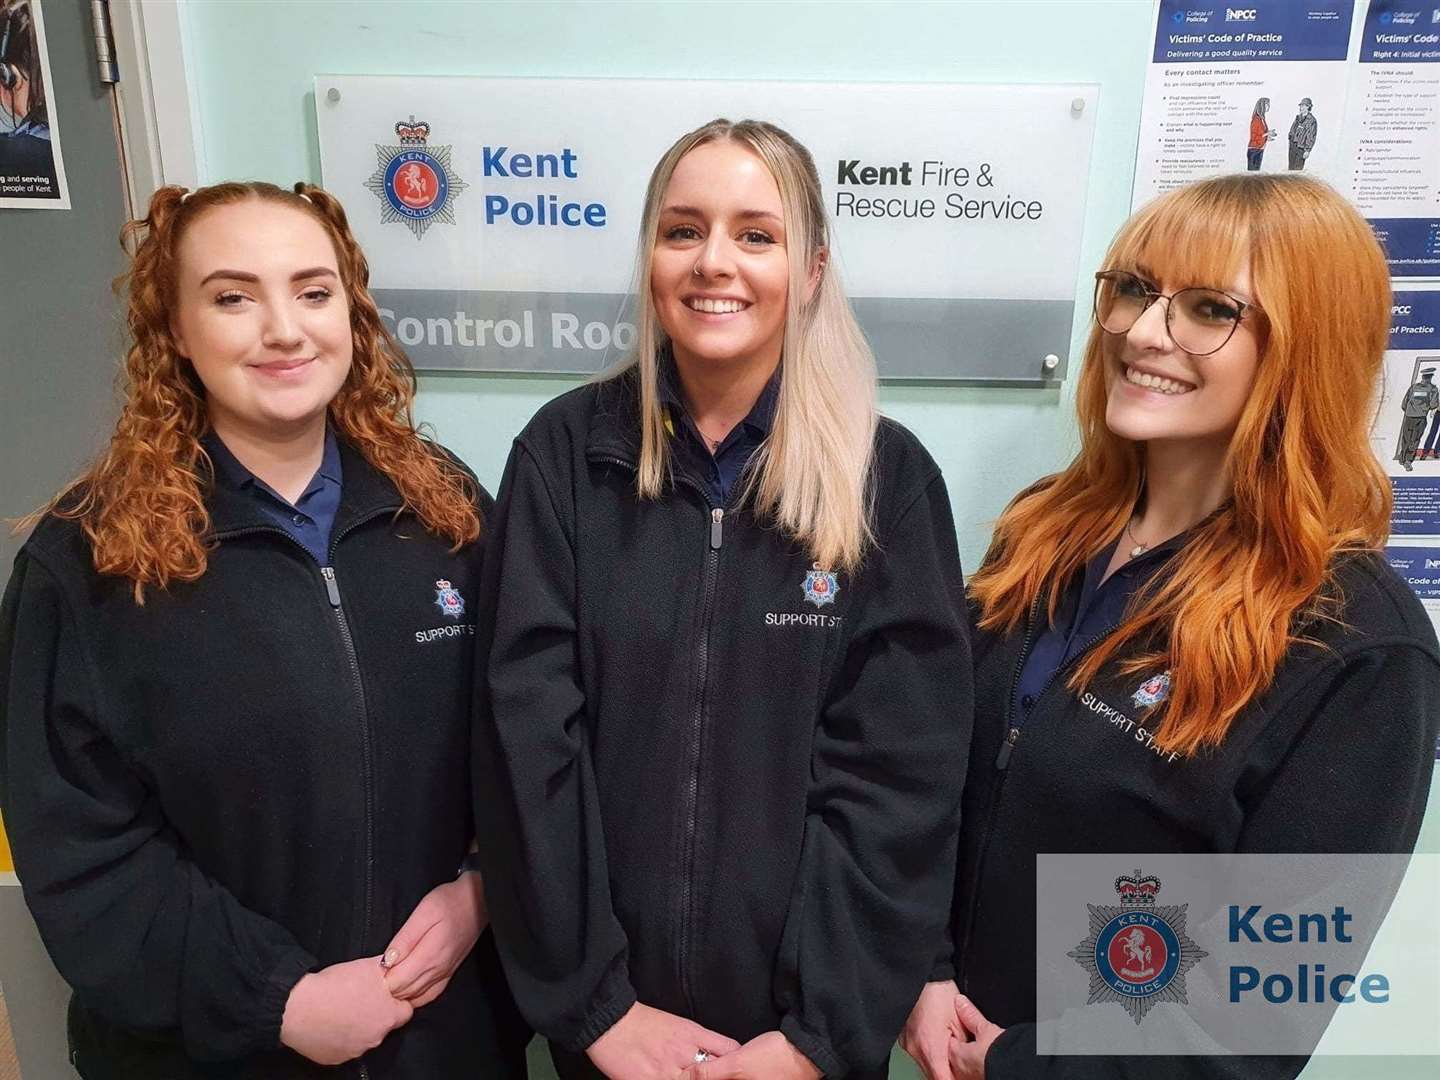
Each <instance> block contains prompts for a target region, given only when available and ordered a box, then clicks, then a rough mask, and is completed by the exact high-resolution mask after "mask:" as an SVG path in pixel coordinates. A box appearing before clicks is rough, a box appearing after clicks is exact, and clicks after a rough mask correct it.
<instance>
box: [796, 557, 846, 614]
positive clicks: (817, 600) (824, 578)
mask: <svg viewBox="0 0 1440 1080" xmlns="http://www.w3.org/2000/svg"><path fill="white" fill-rule="evenodd" d="M812 565H813V569H812V570H811V571H810V572H809V573H808V574H806V575H805V581H804V582H803V583H802V584H801V586H800V587H801V588H802V589H803V590H804V591H805V599H806V600H808V601H810V603H812V604H814V605H815V606H816V607H824V606H825V605H826V604H833V603H834V602H835V597H836V595H838V594H839V592H840V581H839V579H838V578H837V577H836V576H835V575H834V574H833V573H831V572H830V571H829V570H822V569H821V568H820V564H819V563H814V564H812Z"/></svg>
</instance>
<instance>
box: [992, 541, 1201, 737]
mask: <svg viewBox="0 0 1440 1080" xmlns="http://www.w3.org/2000/svg"><path fill="white" fill-rule="evenodd" d="M1185 536H1186V534H1185V533H1182V534H1181V535H1180V536H1176V537H1173V538H1172V539H1170V540H1167V541H1165V543H1163V544H1159V545H1157V546H1156V547H1154V548H1151V549H1150V550H1149V551H1147V552H1145V553H1144V554H1143V555H1138V556H1136V557H1135V558H1133V559H1131V560H1130V561H1129V562H1127V563H1124V564H1123V565H1121V566H1119V567H1118V568H1116V570H1115V573H1113V574H1111V575H1110V577H1109V578H1107V579H1106V580H1105V582H1104V583H1103V584H1102V583H1101V581H1100V579H1101V578H1102V577H1103V576H1104V574H1105V568H1106V567H1107V566H1109V565H1110V559H1111V557H1112V556H1114V554H1115V548H1116V547H1117V546H1118V545H1119V544H1120V543H1121V542H1122V541H1123V542H1126V543H1130V542H1131V541H1130V540H1129V538H1128V537H1126V536H1125V535H1124V534H1123V533H1122V534H1121V537H1120V539H1118V540H1116V541H1115V543H1113V544H1109V545H1107V546H1106V547H1105V549H1104V550H1103V551H1101V552H1100V553H1099V554H1098V555H1096V556H1095V557H1094V558H1093V559H1091V560H1090V561H1089V562H1088V563H1086V564H1085V573H1084V574H1083V575H1082V576H1081V577H1080V582H1079V590H1078V594H1077V590H1076V587H1075V583H1074V582H1072V583H1071V586H1070V588H1069V589H1068V590H1067V591H1066V593H1065V596H1064V597H1063V599H1062V600H1061V602H1060V606H1059V608H1058V610H1056V612H1055V622H1054V624H1053V625H1048V626H1046V627H1045V628H1044V630H1041V631H1037V634H1036V638H1035V641H1034V643H1033V644H1032V645H1031V646H1030V652H1029V654H1028V655H1027V656H1026V657H1025V666H1024V667H1023V668H1021V669H1020V678H1019V679H1018V680H1017V681H1016V683H1015V697H1014V699H1013V700H1012V701H1011V703H1010V705H1011V711H1010V720H1011V726H1012V727H1017V728H1018V727H1024V726H1025V721H1026V720H1028V719H1029V717H1030V710H1031V709H1033V708H1034V707H1035V702H1036V701H1037V700H1038V699H1039V697H1040V694H1041V693H1042V692H1043V691H1044V690H1045V688H1046V686H1047V685H1048V684H1049V683H1050V680H1051V679H1052V678H1053V677H1054V676H1055V673H1056V672H1057V671H1059V670H1060V668H1062V667H1064V666H1065V665H1066V664H1068V663H1069V662H1070V661H1071V660H1073V659H1074V658H1075V656H1076V655H1077V654H1078V653H1080V652H1081V651H1083V650H1084V649H1085V648H1086V646H1088V645H1090V644H1091V643H1092V641H1095V640H1098V639H1100V638H1103V637H1104V636H1105V635H1106V634H1108V633H1109V632H1110V631H1111V630H1113V629H1114V628H1115V627H1116V626H1118V625H1119V624H1120V622H1121V620H1122V619H1124V617H1125V608H1126V606H1127V605H1128V604H1129V603H1130V598H1131V597H1132V596H1134V595H1135V593H1136V592H1137V591H1138V590H1139V589H1140V588H1142V587H1143V586H1144V585H1145V584H1146V583H1147V582H1149V581H1150V579H1151V578H1152V577H1154V576H1155V573H1156V571H1158V570H1159V569H1160V568H1161V566H1163V565H1164V564H1165V561H1166V559H1167V558H1168V557H1169V556H1170V555H1172V554H1174V553H1175V551H1176V550H1177V549H1178V548H1179V547H1181V546H1182V544H1183V543H1184V539H1183V538H1184V537H1185ZM1044 610H1045V609H1044V604H1043V603H1042V604H1041V609H1040V611H1041V618H1043V617H1044Z"/></svg>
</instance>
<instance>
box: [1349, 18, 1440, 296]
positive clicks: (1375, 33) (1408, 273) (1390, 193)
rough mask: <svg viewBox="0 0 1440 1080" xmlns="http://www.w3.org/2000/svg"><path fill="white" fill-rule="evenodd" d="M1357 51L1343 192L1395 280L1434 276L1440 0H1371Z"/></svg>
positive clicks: (1439, 204) (1439, 165) (1439, 266)
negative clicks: (1381, 250)
mask: <svg viewBox="0 0 1440 1080" xmlns="http://www.w3.org/2000/svg"><path fill="white" fill-rule="evenodd" d="M1359 46H1360V47H1359V56H1358V62H1357V64H1356V67H1355V72H1356V74H1355V78H1354V80H1353V82H1352V84H1351V91H1350V106H1349V109H1348V115H1347V122H1346V133H1345V135H1346V139H1345V155H1344V157H1345V162H1346V169H1347V170H1348V172H1347V175H1346V176H1345V178H1344V179H1345V181H1346V184H1345V187H1344V188H1343V189H1342V190H1347V191H1348V193H1349V195H1350V198H1351V200H1352V201H1353V202H1354V203H1355V205H1356V206H1357V207H1358V208H1359V209H1360V211H1361V213H1363V214H1364V215H1365V216H1366V218H1368V219H1369V221H1370V225H1371V227H1372V228H1373V229H1374V230H1375V233H1376V235H1377V236H1378V237H1379V238H1380V241H1381V243H1382V244H1384V246H1385V251H1386V255H1387V257H1388V258H1389V260H1390V273H1391V274H1392V275H1393V276H1395V277H1397V278H1411V277H1440V0H1431V2H1429V3H1423V4H1420V3H1397V2H1395V0H1373V2H1372V3H1370V4H1369V6H1368V7H1367V8H1366V11H1365V18H1364V23H1363V25H1362V27H1361V29H1360V43H1359Z"/></svg>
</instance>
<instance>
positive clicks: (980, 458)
mask: <svg viewBox="0 0 1440 1080" xmlns="http://www.w3.org/2000/svg"><path fill="white" fill-rule="evenodd" d="M1149 34H1150V4H1149V2H1148V0H1118V2H1117V0H1110V2H1094V3H1091V2H1068V3H1066V2H1045V3H1038V2H1037V3H1022V2H1016V0H1009V2H1004V0H1001V2H988V0H987V2H974V3H929V4H886V3H848V4H847V3H781V2H776V3H730V4H725V5H715V4H699V3H657V4H651V3H541V2H537V3H515V4H511V3H474V4H461V3H433V2H409V3H394V2H387V3H365V2H361V3H353V2H349V3H346V2H342V3H329V2H323V0H311V2H307V3H293V4H279V3H233V2H219V0H206V2H198V3H197V2H191V3H190V4H189V5H188V44H189V47H190V54H191V57H192V59H193V61H194V63H193V70H194V72H195V79H196V82H197V87H196V89H197V91H198V97H199V112H200V119H201V125H200V126H201V137H202V140H203V155H204V166H203V169H204V177H205V179H207V180H211V181H214V180H220V179H228V178H236V177H259V178H263V179H269V180H274V181H276V182H293V181H295V180H298V179H310V180H313V181H316V182H318V181H319V180H320V162H319V150H318V147H317V142H316V136H315V119H314V101H313V95H312V92H311V81H310V80H311V78H312V77H313V76H314V75H316V74H317V73H320V72H326V73H337V74H404V73H412V74H414V73H426V74H447V75H531V76H536V75H539V76H546V75H548V76H577V77H579V76H587V77H597V76H606V77H621V78H629V77H654V78H662V77H663V78H674V77H696V78H725V79H730V78H733V79H750V78H757V79H758V78H763V79H824V80H857V81H866V80H876V81H904V80H908V81H952V82H953V81H975V82H1016V81H1027V80H1028V81H1054V82H1066V81H1069V82H1094V83H1098V84H1099V85H1100V107H1099V113H1098V116H1097V119H1096V129H1095V151H1094V168H1093V178H1092V180H1091V184H1090V198H1089V209H1088V212H1087V215H1086V222H1085V240H1084V250H1083V254H1082V257H1081V266H1080V268H1079V270H1078V273H1077V281H1076V295H1077V297H1078V298H1079V299H1080V301H1081V305H1082V308H1086V307H1088V296H1089V288H1088V285H1087V284H1086V281H1087V280H1088V279H1089V276H1090V274H1091V273H1093V271H1094V269H1095V267H1096V265H1097V264H1098V262H1099V260H1100V258H1101V255H1102V254H1103V252H1104V247H1105V243H1106V241H1107V240H1108V239H1109V237H1110V235H1111V233H1112V232H1113V231H1114V230H1115V228H1116V226H1118V225H1119V223H1120V222H1121V221H1122V220H1124V218H1125V215H1126V212H1127V210H1128V208H1129V203H1130V178H1131V174H1132V172H1133V165H1134V156H1135V139H1136V131H1137V130H1138V127H1139V119H1140V95H1141V90H1142V86H1143V80H1144V73H1145V57H1146V52H1147V47H1146V42H1147V39H1148V37H1149ZM956 121H957V123H960V122H963V118H962V117H957V118H956ZM677 134H678V132H677ZM1055 168H1056V169H1057V170H1069V171H1072V172H1074V174H1075V176H1076V183H1083V182H1084V179H1085V163H1084V162H1071V161H1056V162H1055ZM356 212H358V213H363V212H366V211H365V208H356ZM957 257H960V258H963V257H964V252H963V251H960V252H957ZM1083 329H1084V326H1083V322H1082V323H1081V324H1080V325H1079V326H1077V334H1079V333H1082V332H1083ZM570 385H571V383H570V382H567V381H564V380H555V379H533V378H518V379H517V378H500V377H492V376H473V375H465V376H429V377H426V378H425V380H424V382H423V386H422V394H421V402H420V412H421V414H422V416H423V417H424V418H425V419H427V420H429V421H430V422H431V423H432V424H433V425H434V426H435V429H436V431H437V433H438V435H439V437H440V439H441V440H442V441H443V442H445V443H446V444H448V445H449V446H450V447H451V448H452V449H454V450H456V451H457V452H458V453H460V454H461V456H463V457H464V458H465V459H466V460H467V461H469V462H470V464H471V465H472V466H473V467H474V468H475V470H476V472H477V473H478V474H479V475H480V477H481V479H482V480H483V481H485V482H486V483H487V484H493V483H495V482H498V480H499V478H500V472H501V469H502V468H503V465H504V461H505V455H506V453H507V451H508V448H509V442H510V439H511V438H512V437H513V435H514V434H515V432H517V431H518V430H519V428H520V427H521V426H522V425H523V424H524V422H525V421H526V420H527V419H528V418H529V416H530V414H531V413H533V412H534V411H535V409H536V408H537V407H538V406H539V405H540V404H541V403H543V402H544V401H546V400H548V399H549V398H550V397H552V396H554V395H555V394H556V393H558V392H560V391H561V390H562V389H565V388H566V387H568V386H570ZM1071 385H1073V380H1070V381H1067V383H1066V384H1065V389H1061V390H1058V391H1057V390H1049V391H1035V390H1002V389H974V388H949V387H928V388H914V387H887V388H886V389H885V390H884V391H883V393H882V398H881V400H882V404H883V407H884V409H885V411H886V412H888V413H889V414H890V415H892V416H894V417H895V418H896V419H898V420H900V421H901V422H902V423H904V424H906V425H908V426H909V427H911V428H912V429H914V430H915V432H916V433H917V434H918V435H919V436H920V438H921V439H923V440H924V442H925V444H926V446H928V447H929V448H930V451H931V452H932V453H933V454H934V455H935V457H936V459H937V460H938V461H939V462H940V464H941V466H942V468H944V470H945V476H946V480H947V481H948V483H949V486H950V495H951V499H952V501H953V502H954V505H955V518H956V523H957V527H958V529H959V533H960V542H961V554H962V556H963V558H964V560H965V563H966V565H967V566H972V565H974V564H975V562H976V561H977V560H978V559H979V557H980V555H981V553H982V552H983V550H984V545H985V542H986V539H987V538H988V536H989V527H988V523H989V522H990V521H991V520H993V518H994V517H995V515H996V514H997V512H998V511H999V510H1000V509H1001V508H1002V507H1003V506H1004V504H1005V502H1006V500H1007V499H1008V498H1009V497H1010V496H1011V495H1013V494H1014V493H1015V492H1016V491H1017V490H1019V489H1020V488H1021V487H1023V486H1024V485H1025V484H1027V483H1028V482H1030V481H1031V480H1033V479H1035V478H1036V477H1037V476H1040V475H1041V474H1043V473H1045V472H1049V471H1053V469H1054V467H1055V465H1056V463H1058V462H1060V461H1061V460H1063V459H1064V458H1065V457H1066V456H1068V455H1069V454H1070V453H1071V452H1072V451H1073V445H1072V439H1073V423H1072V421H1071V419H1070V415H1069V414H1070V391H1069V387H1070V386H1071Z"/></svg>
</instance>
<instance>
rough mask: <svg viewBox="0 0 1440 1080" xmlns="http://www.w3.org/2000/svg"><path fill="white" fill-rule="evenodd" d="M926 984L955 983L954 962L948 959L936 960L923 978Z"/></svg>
mask: <svg viewBox="0 0 1440 1080" xmlns="http://www.w3.org/2000/svg"><path fill="white" fill-rule="evenodd" d="M925 981H926V982H927V983H932V982H955V981H956V979H955V961H954V960H953V959H951V958H950V957H948V956H947V957H945V959H943V960H936V961H935V963H934V964H933V965H931V968H930V974H929V975H926V976H925Z"/></svg>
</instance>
